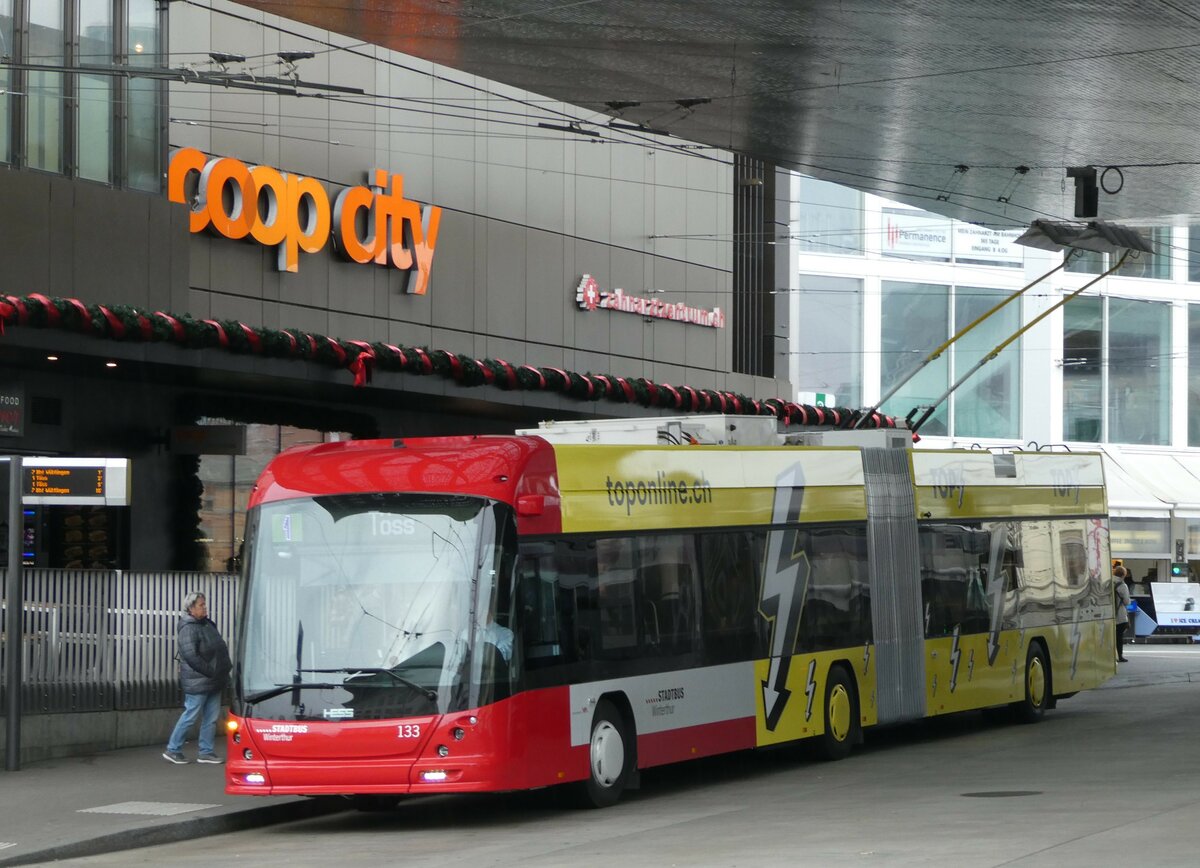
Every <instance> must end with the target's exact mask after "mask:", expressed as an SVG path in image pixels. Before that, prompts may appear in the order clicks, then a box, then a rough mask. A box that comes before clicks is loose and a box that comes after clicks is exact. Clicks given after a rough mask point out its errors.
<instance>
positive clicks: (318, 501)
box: [239, 493, 497, 720]
mask: <svg viewBox="0 0 1200 868" xmlns="http://www.w3.org/2000/svg"><path fill="white" fill-rule="evenodd" d="M496 506H497V505H496V504H491V503H489V502H488V501H486V500H484V499H482V498H477V497H458V496H452V495H429V494H396V493H380V494H346V495H333V496H325V497H313V498H304V499H296V500H287V501H281V502H277V503H269V504H266V505H264V506H262V507H261V508H259V509H258V510H256V514H255V515H254V516H253V517H252V525H251V528H250V535H249V536H248V539H247V553H248V571H247V587H246V590H245V597H244V599H245V610H244V614H243V618H242V624H243V632H242V641H241V642H240V649H241V650H240V652H239V658H240V660H239V664H240V665H239V672H240V683H239V696H240V699H241V701H242V702H243V704H244V705H245V706H248V708H247V709H246V710H247V712H248V713H249V714H250V715H252V716H255V717H263V718H272V719H296V720H301V719H316V720H321V719H325V720H360V719H382V718H392V717H406V716H417V715H428V714H435V713H440V712H445V711H450V710H455V709H456V708H463V707H465V706H466V703H467V702H468V700H469V699H470V698H471V697H470V696H469V692H470V691H469V687H470V683H471V678H470V671H469V663H470V654H469V653H468V650H469V647H470V641H471V638H472V615H473V613H474V612H475V610H476V608H477V605H476V603H475V601H476V600H480V599H481V600H482V605H483V606H484V607H487V605H488V601H489V599H491V598H492V596H493V595H492V594H491V593H490V587H491V581H492V576H493V575H494V573H495V568H494V561H495V559H496V557H497V555H496V553H495V552H494V548H495V539H496ZM481 568H482V569H481ZM481 577H482V578H483V579H484V584H485V585H486V587H483V588H481V587H480V579H481ZM485 614H486V613H483V612H481V613H480V617H483V615H485Z"/></svg>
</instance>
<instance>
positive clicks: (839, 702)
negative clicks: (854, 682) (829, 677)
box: [829, 684, 850, 741]
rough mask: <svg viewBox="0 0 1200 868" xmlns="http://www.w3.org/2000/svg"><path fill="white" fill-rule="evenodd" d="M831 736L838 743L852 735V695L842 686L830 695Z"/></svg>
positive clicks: (837, 687) (836, 687)
mask: <svg viewBox="0 0 1200 868" xmlns="http://www.w3.org/2000/svg"><path fill="white" fill-rule="evenodd" d="M829 734H830V735H832V736H833V737H834V738H835V739H836V740H837V741H845V740H846V736H848V735H849V734H850V694H849V693H847V692H846V688H845V687H844V686H843V685H841V684H838V685H836V686H835V687H834V688H833V690H831V691H830V693H829Z"/></svg>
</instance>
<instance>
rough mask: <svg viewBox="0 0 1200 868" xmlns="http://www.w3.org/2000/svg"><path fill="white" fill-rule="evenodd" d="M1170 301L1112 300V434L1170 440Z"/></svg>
mask: <svg viewBox="0 0 1200 868" xmlns="http://www.w3.org/2000/svg"><path fill="white" fill-rule="evenodd" d="M1170 386H1171V306H1170V305H1169V304H1162V303H1159V302H1149V301H1132V300H1129V299H1121V298H1111V299H1109V301H1108V413H1109V423H1108V439H1109V441H1111V442H1113V443H1140V444H1147V445H1149V444H1154V445H1165V444H1167V443H1169V442H1170V435H1171V431H1170V418H1171V414H1170V407H1171V389H1170Z"/></svg>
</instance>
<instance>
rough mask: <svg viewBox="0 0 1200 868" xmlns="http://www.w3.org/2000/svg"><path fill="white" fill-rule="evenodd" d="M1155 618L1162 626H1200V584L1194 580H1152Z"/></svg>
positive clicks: (1151, 590) (1151, 589)
mask: <svg viewBox="0 0 1200 868" xmlns="http://www.w3.org/2000/svg"><path fill="white" fill-rule="evenodd" d="M1150 595H1151V596H1152V597H1153V598H1154V620H1155V621H1157V622H1158V625H1159V626H1160V627H1196V628H1200V585H1197V584H1194V583H1193V582H1151V583H1150Z"/></svg>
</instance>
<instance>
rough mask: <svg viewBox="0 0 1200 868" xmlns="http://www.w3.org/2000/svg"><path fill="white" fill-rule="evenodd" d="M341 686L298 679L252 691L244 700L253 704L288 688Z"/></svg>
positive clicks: (330, 687) (329, 688)
mask: <svg viewBox="0 0 1200 868" xmlns="http://www.w3.org/2000/svg"><path fill="white" fill-rule="evenodd" d="M341 686H342V685H340V684H327V683H324V682H315V681H314V682H310V683H305V682H303V681H299V682H295V681H294V682H292V683H291V684H276V685H275V686H274V687H272V688H271V689H270V690H261V691H259V692H258V693H254V694H251V695H250V696H247V697H246V702H248V703H250V704H251V705H253V704H254V703H256V702H262V701H263V700H264V699H270V698H271V697H272V696H280V695H281V694H284V693H287V692H288V691H289V690H292V689H297V690H337V689H338V688H339V687H341Z"/></svg>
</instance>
